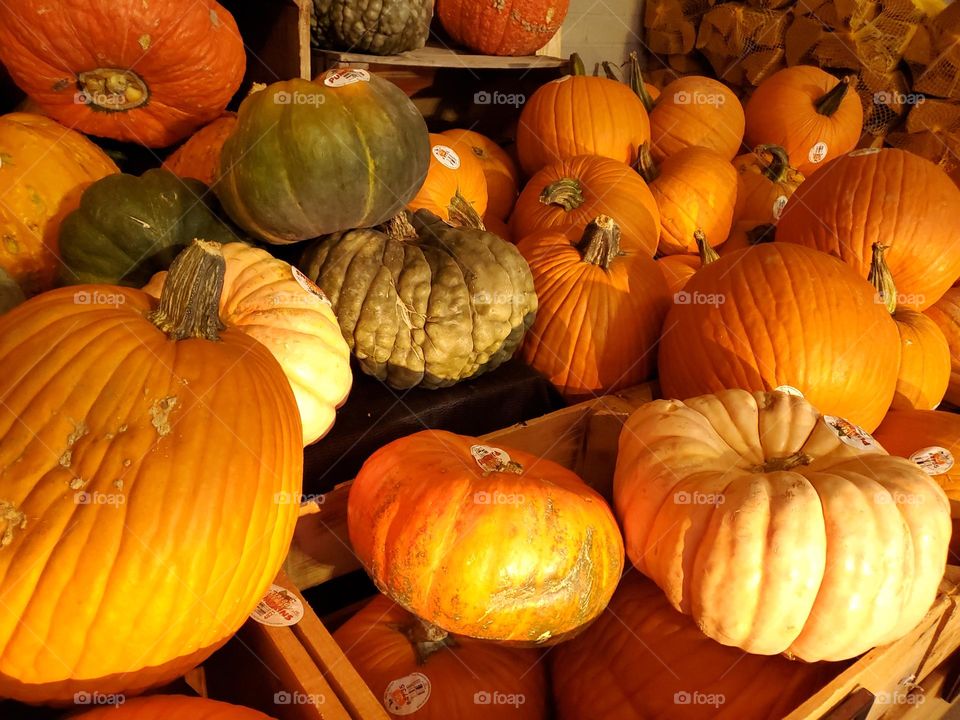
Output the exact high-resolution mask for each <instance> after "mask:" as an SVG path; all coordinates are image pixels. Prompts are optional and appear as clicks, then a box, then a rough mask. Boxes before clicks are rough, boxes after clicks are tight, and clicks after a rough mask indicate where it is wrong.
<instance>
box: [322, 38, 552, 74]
mask: <svg viewBox="0 0 960 720" xmlns="http://www.w3.org/2000/svg"><path fill="white" fill-rule="evenodd" d="M313 58H314V63H313V64H314V67H315V68H316V71H317V72H320V71H321V70H323V69H328V68H332V67H370V66H371V65H390V66H402V67H421V68H460V69H464V70H530V69H532V68H533V69H535V68H560V67H565V66H566V65H567V64H568V63H569V60H566V59H564V58H559V57H552V56H549V55H526V56H523V57H501V56H498V55H475V54H471V53H468V52H462V51H460V50H456V49H454V48H449V47H443V46H441V45H439V44H428V45H427V46H426V47H422V48H420V49H419V50H410V51H408V52H405V53H400V54H399V55H366V54H364V53H353V52H342V51H339V50H314V51H313Z"/></svg>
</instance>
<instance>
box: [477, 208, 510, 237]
mask: <svg viewBox="0 0 960 720" xmlns="http://www.w3.org/2000/svg"><path fill="white" fill-rule="evenodd" d="M483 227H484V228H485V229H487V230H489V231H490V232H492V233H493V234H494V235H496V236H497V237H499V238H502V239H503V240H506V241H507V242H509V243H512V242H513V233H512V232H511V231H510V226H509V225H507V223H505V222H504V221H503V220H501V219H500V218H499V217H497V216H496V215H491V214H490V213H487V214H486V215H484V216H483Z"/></svg>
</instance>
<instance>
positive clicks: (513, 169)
mask: <svg viewBox="0 0 960 720" xmlns="http://www.w3.org/2000/svg"><path fill="white" fill-rule="evenodd" d="M440 134H441V135H445V136H447V137H449V138H452V139H453V140H454V142H456V143H457V144H458V145H460V146H468V147H469V148H470V149H471V150H472V151H473V154H474V155H475V156H476V158H477V159H478V160H479V161H480V165H481V166H482V167H483V176H484V178H485V179H486V181H487V214H492V215H496V216H497V217H498V218H499V219H501V220H506V219H507V218H508V217H510V213H511V212H512V211H513V204H514V203H515V202H516V201H517V189H518V188H519V186H520V171H519V170H518V169H517V164H516V163H515V162H514V161H513V158H512V157H510V155H509V153H507V151H506V150H504V149H503V148H502V147H500V146H499V145H497V144H496V143H495V142H494V141H493V140H491V139H490V138H488V137H486V136H484V135H481V134H480V133H478V132H473V131H472V130H447V131H446V132H442V133H440Z"/></svg>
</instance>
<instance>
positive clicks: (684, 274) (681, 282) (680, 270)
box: [657, 255, 701, 296]
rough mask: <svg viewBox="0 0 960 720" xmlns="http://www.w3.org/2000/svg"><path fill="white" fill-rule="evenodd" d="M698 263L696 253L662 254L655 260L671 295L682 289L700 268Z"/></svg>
mask: <svg viewBox="0 0 960 720" xmlns="http://www.w3.org/2000/svg"><path fill="white" fill-rule="evenodd" d="M700 264H701V263H700V257H699V256H698V255H664V256H663V257H662V258H660V259H659V260H657V266H658V267H659V268H660V272H661V273H663V278H664V280H666V281H667V288H668V289H669V291H670V295H671V296H672V295H675V294H676V293H678V292H680V291H681V290H683V288H684V287H685V286H686V284H687V281H688V280H689V279H690V278H692V277H693V276H694V274H695V273H696V272H697V270H699V269H700Z"/></svg>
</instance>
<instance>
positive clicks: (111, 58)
mask: <svg viewBox="0 0 960 720" xmlns="http://www.w3.org/2000/svg"><path fill="white" fill-rule="evenodd" d="M0 62H2V63H3V64H4V65H6V66H7V70H9V71H10V76H11V77H12V78H13V79H14V81H15V82H16V83H17V85H19V86H20V88H21V89H22V90H23V91H24V92H26V93H27V95H29V96H30V98H31V99H32V100H33V101H34V102H36V103H37V104H38V105H39V106H40V107H41V108H43V112H44V113H46V114H47V115H49V116H50V117H52V118H54V119H56V120H58V121H60V122H62V123H63V124H64V125H66V126H67V127H70V128H74V129H76V130H80V131H82V132H85V133H89V134H91V135H100V136H103V137H110V138H115V139H117V140H128V141H131V142H137V143H140V144H142V145H147V146H149V147H165V146H167V145H172V144H173V143H175V142H177V141H178V140H180V139H182V138H184V137H186V136H187V135H189V134H190V133H191V132H193V131H194V130H196V129H197V128H198V127H200V126H202V125H203V124H205V123H208V122H210V121H212V120H213V119H214V118H216V117H217V116H218V115H220V113H222V112H223V109H224V108H225V107H226V106H227V103H228V102H229V101H230V98H231V97H232V96H233V94H234V93H235V92H236V91H237V88H239V87H240V81H241V80H242V79H243V73H244V69H245V67H246V54H245V52H244V48H243V40H242V39H241V38H240V31H239V30H238V29H237V23H236V22H235V21H234V19H233V16H232V15H231V14H230V13H229V12H228V11H227V10H226V9H225V8H224V7H223V6H222V5H220V4H219V3H218V2H216V0H197V1H196V2H195V1H194V0H149V2H144V1H143V0H112V2H98V3H64V2H60V3H56V4H55V5H51V4H50V3H49V2H47V0H19V1H18V2H17V3H15V4H10V3H4V4H3V5H0Z"/></svg>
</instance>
